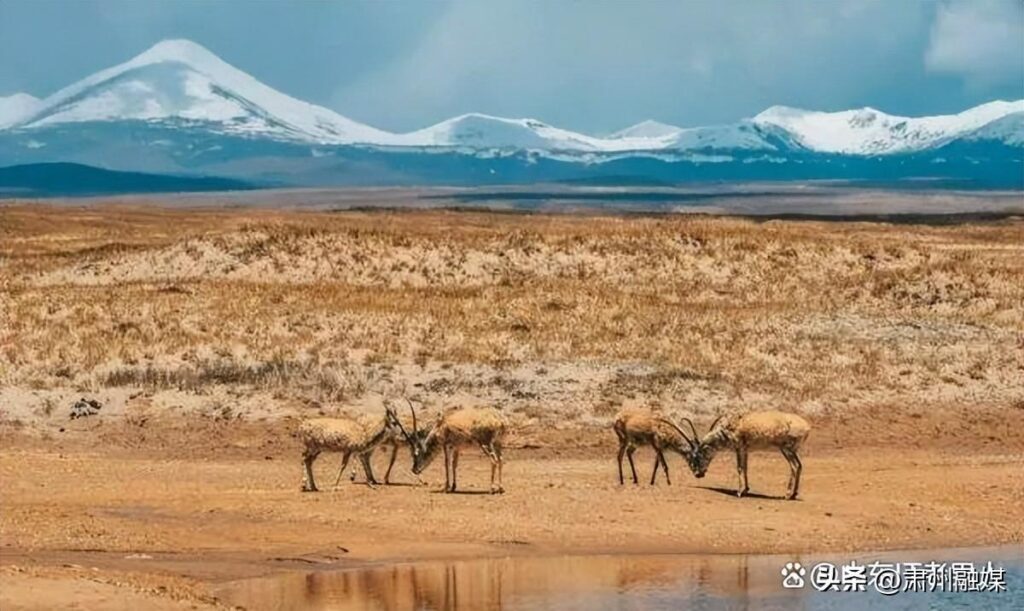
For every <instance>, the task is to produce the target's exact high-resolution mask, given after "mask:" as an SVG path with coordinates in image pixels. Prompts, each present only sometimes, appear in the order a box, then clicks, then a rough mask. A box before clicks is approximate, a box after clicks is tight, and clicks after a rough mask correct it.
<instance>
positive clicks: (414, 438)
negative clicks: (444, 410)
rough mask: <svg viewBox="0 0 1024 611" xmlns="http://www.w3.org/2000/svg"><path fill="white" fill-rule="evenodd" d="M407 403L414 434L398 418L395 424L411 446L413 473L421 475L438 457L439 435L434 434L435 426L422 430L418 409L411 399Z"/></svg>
mask: <svg viewBox="0 0 1024 611" xmlns="http://www.w3.org/2000/svg"><path fill="white" fill-rule="evenodd" d="M405 402H406V403H408V404H409V412H410V413H411V414H412V434H410V433H408V432H407V431H406V430H405V428H403V427H402V424H401V423H400V422H398V419H397V418H395V422H396V424H397V425H398V428H399V430H400V431H401V433H402V436H403V437H405V441H406V443H408V444H409V451H410V452H411V453H412V471H413V473H415V474H416V475H419V474H420V473H422V472H423V470H424V469H426V468H427V465H429V464H430V463H431V461H433V459H434V458H435V457H436V456H437V450H438V449H439V448H440V444H439V443H438V439H437V435H435V434H434V429H436V428H437V426H436V425H435V426H434V427H432V428H431V429H429V430H421V429H420V427H419V423H418V421H417V418H416V408H415V407H413V405H412V401H410V400H409V399H406V400H405ZM440 419H441V417H440V416H439V417H438V422H440Z"/></svg>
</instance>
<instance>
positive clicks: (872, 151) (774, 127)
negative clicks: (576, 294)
mask: <svg viewBox="0 0 1024 611" xmlns="http://www.w3.org/2000/svg"><path fill="white" fill-rule="evenodd" d="M1022 111H1024V100H1020V101H1016V102H1002V101H997V102H991V103H988V104H983V105H981V106H977V107H975V108H972V109H969V110H966V111H964V112H962V113H960V114H957V115H948V116H935V117H920V118H909V117H900V116H895V115H889V114H886V113H883V112H881V111H878V110H875V109H872V108H862V109H859V110H845V111H840V112H816V111H809V110H800V109H796V108H788V107H785V106H774V107H772V108H769V109H767V110H765V111H764V112H762V113H760V114H758V115H757V116H755V117H754V118H753V119H749V120H742V121H739V122H736V123H732V124H727V125H717V126H709V127H693V128H686V129H683V128H679V127H676V126H673V125H667V124H664V123H658V122H656V121H644V122H642V123H639V124H637V125H634V126H632V127H629V128H626V129H624V130H622V131H620V132H617V133H615V134H613V135H611V136H609V137H606V138H598V137H594V136H589V135H586V134H581V133H577V132H573V131H569V130H566V129H562V128H558V127H555V126H552V125H548V124H546V123H544V122H542V121H538V120H535V119H508V118H502V117H494V116H489V115H485V114H477V113H472V114H466V115H462V116H459V117H455V118H453V119H448V120H447V121H442V122H440V123H438V124H436V125H432V126H430V127H426V128H424V129H420V130H417V131H412V132H409V133H405V134H394V133H390V132H387V131H384V130H379V129H376V128H373V127H370V126H368V125H364V124H362V123H358V122H356V121H353V120H351V119H348V118H346V117H344V116H342V115H340V114H338V113H336V112H334V111H332V110H329V109H327V108H323V107H321V106H316V105H313V104H309V103H307V102H303V101H301V100H297V99H295V98H292V97H290V96H288V95H285V94H283V93H281V92H279V91H276V90H275V89H273V88H271V87H268V86H267V85H264V84H263V83H261V82H259V81H258V80H256V79H255V78H253V77H252V76H250V75H249V74H246V73H245V72H242V71H241V70H239V69H237V68H235V67H233V66H231V65H229V64H227V63H226V62H224V61H223V60H221V59H220V58H219V57H217V56H216V55H214V54H213V53H211V52H210V51H208V50H207V49H205V48H203V47H202V46H200V45H198V44H196V43H194V42H191V41H188V40H166V41H163V42H160V43H158V44H156V45H155V46H153V47H152V48H150V49H148V50H147V51H145V52H143V53H142V54H140V55H138V56H136V57H134V58H132V59H130V60H128V61H127V62H125V63H123V64H120V65H117V66H114V67H112V68H108V69H106V70H102V71H100V72H97V73H96V74H93V75H92V76H89V77H87V78H84V79H82V80H80V81H78V82H77V83H74V84H72V85H70V86H68V87H65V88H64V89H61V90H60V91H58V92H57V93H54V94H53V95H50V96H49V97H47V98H45V99H44V100H37V99H35V98H33V97H32V96H29V95H27V94H16V95H14V96H10V97H8V98H0V129H5V128H6V129H14V130H20V131H22V132H27V131H31V130H42V129H45V128H54V127H57V126H65V127H69V126H74V125H76V124H97V123H105V124H113V123H124V124H128V123H131V122H142V123H145V124H149V125H163V126H168V125H169V126H181V127H184V128H188V129H190V130H195V129H201V130H205V131H206V132H212V133H222V134H230V135H232V136H243V137H250V138H257V139H270V140H276V141H287V142H305V143H311V144H320V145H352V144H359V145H369V146H385V147H416V148H425V147H444V148H452V149H459V150H467V149H469V150H471V151H480V150H484V151H486V150H504V151H507V150H530V151H541V152H544V151H548V152H553V153H558V154H560V155H561V154H566V153H568V154H572V153H580V154H587V155H590V154H603V153H608V154H612V153H614V154H622V153H628V152H630V151H637V152H644V153H649V152H652V151H665V152H667V153H678V152H681V151H682V152H685V151H694V152H703V151H709V150H712V151H747V152H756V151H785V150H790V149H796V150H799V151H802V152H806V151H812V152H819V153H829V154H843V155H887V154H894V153H909V152H917V151H922V150H927V149H930V148H935V147H939V146H942V145H944V144H946V143H949V142H952V141H954V140H956V139H958V138H961V137H964V136H966V135H967V134H970V133H972V132H975V131H976V130H979V129H982V128H984V127H985V126H986V125H988V124H991V123H993V122H996V121H999V120H1000V119H1002V118H1003V117H1005V116H1007V115H1010V114H1013V113H1017V112H1022ZM1018 126H1019V121H1018V122H1013V121H1011V122H1009V123H1007V124H1006V125H1003V126H1002V127H1000V128H999V129H1000V130H1001V131H999V132H998V134H995V132H993V135H992V136H991V137H997V136H998V137H1002V138H1003V139H1004V140H1006V142H1008V143H1009V144H1010V145H1011V146H1024V135H1022V134H1021V133H1020V131H1019V128H1018ZM65 131H66V130H65ZM34 142H37V143H38V144H43V145H45V141H43V140H39V139H37V140H35V141H34Z"/></svg>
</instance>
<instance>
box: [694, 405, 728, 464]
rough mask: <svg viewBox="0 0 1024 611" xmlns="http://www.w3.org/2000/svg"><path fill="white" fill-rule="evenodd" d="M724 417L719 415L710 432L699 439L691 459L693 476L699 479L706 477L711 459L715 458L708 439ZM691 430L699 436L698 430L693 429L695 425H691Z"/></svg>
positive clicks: (710, 427)
mask: <svg viewBox="0 0 1024 611" xmlns="http://www.w3.org/2000/svg"><path fill="white" fill-rule="evenodd" d="M721 420H722V415H719V416H718V417H717V418H715V419H714V421H713V422H712V423H711V426H709V427H708V432H707V433H706V434H705V435H704V437H703V438H698V442H697V444H696V445H695V447H694V449H693V455H692V456H691V459H690V469H691V470H692V471H693V474H694V475H696V476H697V477H704V474H705V473H706V472H707V470H708V465H710V464H711V459H712V458H714V456H715V449H714V448H712V447H711V445H710V444H708V443H707V440H708V437H710V436H711V434H712V433H714V432H715V427H716V426H718V423H719V422H721ZM690 429H691V430H693V434H694V435H696V434H697V430H696V429H694V428H693V423H692V422H691V423H690Z"/></svg>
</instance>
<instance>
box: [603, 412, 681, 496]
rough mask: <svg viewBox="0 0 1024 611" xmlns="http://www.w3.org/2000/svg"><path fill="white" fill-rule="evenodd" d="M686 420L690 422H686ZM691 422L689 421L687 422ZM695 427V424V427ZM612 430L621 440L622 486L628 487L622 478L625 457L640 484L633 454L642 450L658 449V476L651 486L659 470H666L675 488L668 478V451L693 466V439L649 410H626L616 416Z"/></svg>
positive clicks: (652, 477)
mask: <svg viewBox="0 0 1024 611" xmlns="http://www.w3.org/2000/svg"><path fill="white" fill-rule="evenodd" d="M684 420H686V419H685V418H684ZM686 421H687V422H689V420H686ZM691 424H692V423H691ZM612 429H613V430H614V431H615V435H616V436H617V437H618V438H619V485H622V484H625V478H624V477H623V474H622V457H623V455H625V456H626V457H627V458H628V459H629V469H630V471H632V472H633V483H634V484H636V483H638V481H637V476H636V465H634V464H633V452H635V451H636V449H637V448H638V447H640V446H648V445H649V446H651V447H652V448H654V453H655V457H654V472H653V473H651V485H652V486H653V485H654V482H655V480H657V478H658V467H659V466H660V467H663V468H664V469H665V481H666V482H668V484H669V485H672V480H671V479H670V478H669V475H668V462H667V461H666V460H665V450H672V451H674V452H678V453H679V455H680V456H682V457H683V458H685V459H686V461H687V462H690V455H691V454H692V453H693V451H694V449H695V446H696V444H695V442H694V441H693V439H691V438H690V437H688V436H687V435H686V434H685V433H683V432H682V431H681V430H680V429H679V427H677V426H676V425H675V424H673V423H672V422H669V421H668V420H666V419H665V418H664V417H662V416H660V415H659V414H657V413H656V412H653V411H651V410H649V409H646V408H626V409H624V410H622V411H620V412H619V413H618V414H616V415H615V421H614V422H613V423H612Z"/></svg>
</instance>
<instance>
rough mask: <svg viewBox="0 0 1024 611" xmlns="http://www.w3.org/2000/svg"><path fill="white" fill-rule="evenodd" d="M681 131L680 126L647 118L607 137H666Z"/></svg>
mask: <svg viewBox="0 0 1024 611" xmlns="http://www.w3.org/2000/svg"><path fill="white" fill-rule="evenodd" d="M681 131H683V128H681V127H676V126H675V125H669V124H668V123H661V122H659V121H652V120H650V119H648V120H647V121H641V122H640V123H637V124H636V125H630V126H629V127H627V128H626V129H623V130H620V131H617V132H615V133H614V134H612V135H611V136H608V137H609V138H613V139H623V138H667V137H669V136H674V135H676V134H678V133H679V132H681Z"/></svg>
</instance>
